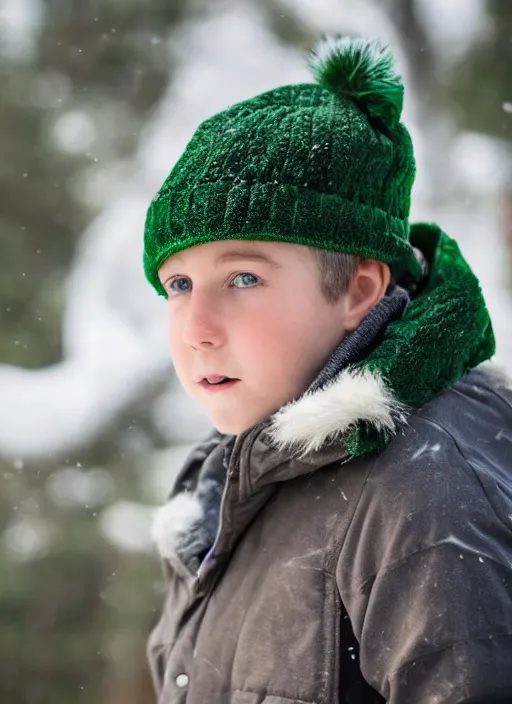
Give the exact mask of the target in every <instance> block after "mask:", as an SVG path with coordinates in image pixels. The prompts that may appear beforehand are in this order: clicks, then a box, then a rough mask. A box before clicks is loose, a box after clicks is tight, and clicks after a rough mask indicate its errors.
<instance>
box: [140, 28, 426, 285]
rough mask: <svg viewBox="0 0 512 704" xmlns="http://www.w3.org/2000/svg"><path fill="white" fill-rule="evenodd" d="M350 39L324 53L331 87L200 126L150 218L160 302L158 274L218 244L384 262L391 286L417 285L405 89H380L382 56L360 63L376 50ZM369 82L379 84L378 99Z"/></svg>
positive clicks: (279, 96) (302, 87) (276, 94)
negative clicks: (192, 250)
mask: <svg viewBox="0 0 512 704" xmlns="http://www.w3.org/2000/svg"><path fill="white" fill-rule="evenodd" d="M354 41H355V40H353V41H352V40H350V41H349V42H348V44H347V42H345V44H344V45H338V49H337V51H338V54H334V55H333V54H332V52H331V54H330V59H329V60H330V62H331V63H329V64H328V66H327V68H328V71H327V69H325V70H324V78H323V81H324V83H325V84H327V85H329V86H330V88H329V87H326V85H316V84H309V83H306V84H299V85H290V86H283V87H281V88H277V89H275V90H271V91H269V92H267V93H263V94H262V95H258V96H256V97H255V98H251V99H250V100H246V101H244V102H242V103H239V104H236V105H234V106H232V107H230V108H228V109H227V110H224V111H223V112H221V113H219V114H217V115H214V116H213V117H211V118H210V119H208V120H206V121H205V122H203V123H202V124H201V125H200V126H199V127H198V129H197V130H196V132H195V134H194V135H193V137H192V139H191V140H190V142H189V144H188V145H187V147H186V149H185V152H184V153H183V155H182V156H181V158H180V159H179V161H178V162H177V164H176V166H175V167H174V168H173V170H172V171H171V173H170V175H169V177H168V178H167V179H166V181H165V183H164V184H163V186H162V188H161V189H160V191H159V192H158V194H157V195H156V196H155V198H154V200H153V202H152V203H151V205H150V207H149V210H148V214H147V220H146V228H145V241H144V269H145V272H146V276H147V278H148V280H149V281H150V283H151V284H152V285H153V286H154V288H155V289H156V290H157V291H158V293H160V294H161V295H164V296H165V295H166V294H165V291H164V289H163V287H162V286H161V284H160V281H159V279H158V268H159V266H160V265H161V264H162V263H163V262H164V261H165V259H167V257H169V256H171V255H172V254H175V253H176V252H179V251H180V250H183V249H187V248H188V247H192V246H194V245H197V244H201V243H205V242H211V241H214V240H223V239H242V240H243V239H249V240H271V241H284V242H294V243H297V244H304V245H309V246H312V247H318V248H324V249H330V250H338V251H343V252H346V253H349V254H358V255H361V256H363V257H368V258H373V259H379V260H381V261H383V262H386V263H387V264H389V265H390V266H391V267H392V270H393V273H394V274H395V275H396V276H397V277H401V276H402V275H403V274H408V275H409V276H410V277H411V278H413V279H415V278H418V277H419V276H420V274H421V267H420V265H419V263H418V261H417V260H416V258H415V256H414V252H413V249H412V248H411V246H410V244H409V242H408V233H409V226H408V216H409V207H410V194H411V187H412V184H413V180H414V174H415V161H414V155H413V148H412V143H411V140H410V137H409V133H408V132H407V130H406V128H405V127H404V126H403V125H402V123H400V122H399V121H398V117H399V112H400V110H401V104H399V105H397V97H396V94H397V92H400V91H403V86H402V84H401V82H400V80H399V78H398V77H396V76H395V77H394V80H395V84H393V85H392V86H391V87H392V89H393V91H394V92H393V91H390V90H389V89H388V83H389V82H390V81H391V82H392V78H393V76H391V78H389V75H388V74H389V71H390V66H389V61H390V59H389V56H387V57H386V58H384V59H383V58H382V57H379V56H378V55H377V56H376V57H375V56H374V55H373V54H372V53H371V52H369V51H366V53H364V52H363V54H361V51H362V50H363V49H365V48H367V47H368V46H370V47H371V48H372V47H373V45H372V44H371V43H370V44H367V43H366V44H365V43H364V42H363V43H361V40H359V45H357V44H354ZM340 46H341V49H340V48H339V47H340ZM372 51H373V48H372ZM333 56H334V58H333ZM361 57H362V58H361ZM362 59H365V62H366V63H364V62H363V60H362ZM372 61H374V63H375V65H373V64H372ZM322 65H323V63H322V61H320V68H317V70H316V71H315V73H316V74H317V79H318V80H322V69H321V66H322ZM383 66H384V69H385V72H384V74H383V72H382V67H383ZM333 67H334V68H333ZM336 67H337V68H336ZM363 68H364V71H363ZM336 70H337V71H338V73H339V72H340V71H342V72H345V74H346V75H345V74H344V75H345V78H344V81H340V80H338V82H336V80H335V79H336ZM372 71H373V74H375V75H376V76H377V78H380V84H379V82H378V81H377V82H376V81H375V80H374V81H373V83H371V81H370V79H371V78H372ZM347 72H348V73H347ZM379 72H380V73H379ZM382 75H383V77H384V79H385V81H384V80H382ZM333 76H334V78H333ZM386 81H387V82H386ZM331 84H332V85H331ZM368 85H370V86H373V88H374V90H375V91H376V92H377V91H378V90H379V85H384V88H383V89H381V90H382V93H381V94H380V95H379V99H378V100H376V99H375V94H373V93H371V92H370V91H369V89H368ZM337 86H338V87H337ZM339 86H341V87H339ZM347 86H348V87H347ZM385 89H386V90H388V93H389V95H390V96H391V97H389V96H387V94H386V92H385ZM337 90H338V92H336V91H337ZM400 94H401V93H400ZM386 101H388V103H389V105H391V107H390V109H389V110H388V112H389V113H390V115H391V116H392V117H389V118H387V119H386V110H385V106H386ZM389 101H391V102H389ZM375 105H378V107H377V108H376V107H375ZM383 105H384V108H383V107H382V106H383ZM391 108H392V109H391ZM381 115H383V116H384V117H383V118H381Z"/></svg>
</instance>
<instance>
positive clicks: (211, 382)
mask: <svg viewBox="0 0 512 704" xmlns="http://www.w3.org/2000/svg"><path fill="white" fill-rule="evenodd" d="M239 381H240V379H234V378H231V377H229V376H222V375H220V374H209V375H208V376H205V377H203V378H202V379H201V381H200V382H199V386H201V387H202V388H203V389H205V390H206V391H222V390H226V391H227V389H230V388H232V387H233V386H234V385H235V384H236V383H238V382H239Z"/></svg>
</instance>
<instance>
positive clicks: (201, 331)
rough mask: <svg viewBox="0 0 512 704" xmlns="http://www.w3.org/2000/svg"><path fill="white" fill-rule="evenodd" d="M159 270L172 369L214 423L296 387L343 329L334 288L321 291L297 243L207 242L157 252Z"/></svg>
mask: <svg viewBox="0 0 512 704" xmlns="http://www.w3.org/2000/svg"><path fill="white" fill-rule="evenodd" d="M159 276H160V280H161V282H162V284H163V286H164V288H165V290H166V292H167V294H168V296H169V300H168V322H169V342H170V349H171V356H172V359H173V362H174V365H175V369H176V373H177V375H178V378H179V380H180V381H181V383H182V384H183V386H184V388H185V390H186V391H187V392H188V393H189V394H190V395H191V396H192V397H193V398H195V399H196V400H197V401H198V402H199V403H200V404H201V406H202V407H203V408H204V410H205V411H206V413H207V415H208V416H209V418H210V419H211V421H212V423H213V425H214V426H215V427H216V428H217V429H218V430H219V431H221V432H223V433H229V434H235V435H236V434H238V433H240V432H242V431H243V430H246V429H247V428H250V427H251V426H252V425H254V424H256V423H258V422H259V421H262V420H264V419H265V418H267V417H268V416H270V415H271V414H272V413H273V412H275V411H277V410H278V409H279V408H280V407H281V406H282V405H283V404H285V403H286V402H287V401H290V400H291V399H292V398H294V397H296V396H298V395H300V394H301V393H302V392H303V391H304V390H305V389H306V388H307V387H308V385H309V384H310V383H311V382H312V381H313V380H314V378H315V376H316V375H317V373H318V372H319V371H320V369H321V368H322V366H323V365H324V363H325V362H326V360H327V359H328V358H329V356H330V354H331V352H332V351H333V350H334V348H335V347H336V346H337V345H338V344H339V343H340V342H341V340H342V338H343V337H344V335H345V333H346V330H345V329H344V327H343V319H344V299H343V297H342V298H341V299H340V300H339V301H337V302H336V303H330V302H328V301H327V300H326V299H325V298H324V296H323V295H322V292H321V290H320V282H319V272H318V265H317V262H316V259H315V257H314V255H313V253H312V252H311V251H310V250H308V249H307V248H306V247H302V246H300V245H296V244H288V243H282V242H246V241H241V240H227V241H222V242H209V243H207V244H202V245H198V246H195V247H191V248H190V249H187V250H185V251H183V252H179V253H178V254H175V255H173V256H172V257H170V258H169V259H167V260H166V261H165V262H164V263H163V264H162V266H161V267H160V269H159ZM223 378H227V379H228V381H225V382H223V383H220V384H219V383H217V382H219V381H221V380H222V379H223Z"/></svg>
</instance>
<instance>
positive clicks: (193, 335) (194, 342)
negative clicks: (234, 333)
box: [183, 300, 225, 349]
mask: <svg viewBox="0 0 512 704" xmlns="http://www.w3.org/2000/svg"><path fill="white" fill-rule="evenodd" d="M224 337H225V336H224V332H223V329H222V326H221V324H220V320H219V313H218V311H215V310H214V309H213V306H212V304H211V302H210V303H209V302H207V301H200V300H196V301H191V302H190V305H189V308H188V311H187V317H186V320H185V324H184V326H183V342H184V343H185V344H186V345H188V346H189V347H192V348H193V349H204V348H205V347H220V346H221V345H222V344H223V342H224Z"/></svg>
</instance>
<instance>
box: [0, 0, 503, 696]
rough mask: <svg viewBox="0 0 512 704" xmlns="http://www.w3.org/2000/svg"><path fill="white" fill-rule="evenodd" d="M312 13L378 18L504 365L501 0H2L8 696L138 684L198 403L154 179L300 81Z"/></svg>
mask: <svg viewBox="0 0 512 704" xmlns="http://www.w3.org/2000/svg"><path fill="white" fill-rule="evenodd" d="M323 33H350V34H363V35H366V36H371V37H381V38H382V39H384V40H386V41H388V42H390V43H391V44H392V45H393V46H394V48H395V52H396V55H397V57H398V63H399V68H400V70H401V73H402V75H403V77H404V81H405V84H406V107H405V114H404V120H405V122H406V124H407V125H408V126H409V127H410V130H411V132H412V134H413V139H414V140H415V144H416V152H417V159H418V178H417V182H416V185H415V191H414V197H413V212H412V219H413V220H420V219H426V220H433V221H437V222H438V223H439V224H440V225H441V226H442V227H443V228H444V229H445V230H446V231H447V232H448V233H449V234H450V235H451V236H454V237H456V238H457V239H458V241H459V243H460V245H461V247H462V250H463V252H464V253H465V255H466V256H467V258H468V259H469V261H470V263H471V264H472V266H473V267H474V269H475V271H476V272H477V274H478V275H479V277H480V278H481V282H482V287H483V290H484V294H485V296H486V299H487V301H488V304H489V307H490V309H491V313H492V317H493V320H494V323H495V328H496V334H497V340H498V353H497V361H498V362H500V363H501V364H502V365H504V366H507V367H512V362H511V359H512V357H511V353H512V330H511V325H510V322H509V321H510V316H511V311H512V302H511V294H510V289H509V284H510V282H511V280H512V277H511V271H512V263H511V262H512V178H511V176H512V141H511V140H512V78H511V74H510V66H511V65H512V48H511V47H512V44H511V41H510V40H511V37H512V8H510V5H509V4H507V3H504V2H499V1H498V0H495V1H493V0H488V1H487V2H485V1H484V0H451V1H450V2H449V3H447V2H446V1H445V0H416V1H413V0H381V1H380V2H378V1H377V0H375V1H374V2H371V1H370V0H357V2H355V1H354V0H352V1H350V0H259V1H258V2H256V0H252V1H251V0H231V1H229V0H224V1H222V2H220V1H210V2H206V0H202V1H200V0H172V1H171V2H169V0H158V1H157V0H155V1H154V2H152V3H144V2H143V0H126V1H125V2H124V3H119V2H118V1H117V0H88V1H85V0H84V1H82V2H80V3H78V2H66V3H64V2H58V1H57V0H0V81H1V89H0V128H1V135H2V137H1V141H0V156H1V158H0V297H1V298H0V483H1V492H0V563H1V564H0V657H1V659H2V667H1V668H0V701H2V702H3V701H6V702H9V704H18V703H19V704H28V703H30V704H44V703H46V702H48V703H50V702H51V703H52V704H60V703H61V702H62V704H64V702H66V704H67V702H69V701H70V697H78V698H79V700H80V701H82V702H91V703H92V702H95V703H98V702H101V703H108V704H117V703H118V702H119V703H121V702H123V704H145V703H146V702H147V703H149V702H152V701H153V696H152V692H151V687H150V685H149V682H148V676H147V670H146V667H145V656H144V643H145V639H146V637H147V633H148V632H149V629H150V627H151V625H152V624H153V623H154V620H155V618H156V617H157V614H158V608H159V604H160V600H161V590H162V583H161V579H160V571H159V566H158V563H157V560H156V558H155V555H154V553H153V552H152V548H151V545H150V541H149V532H148V526H149V523H150V520H151V516H152V513H153V510H154V506H155V505H156V504H158V503H159V502H161V501H163V500H164V498H165V495H166V492H167V491H168V489H169V487H170V486H171V484H172V478H173V476H174V473H175V472H176V469H177V467H179V464H180V463H181V461H182V460H183V457H184V455H185V454H186V452H187V451H188V447H189V446H190V443H192V442H194V441H195V440H197V439H198V438H200V437H202V436H203V435H204V433H205V432H206V430H207V429H208V423H207V421H206V419H205V418H204V416H203V415H202V414H201V413H200V412H199V410H198V409H197V408H196V407H195V406H194V405H193V404H192V402H190V401H189V400H188V399H187V398H186V397H185V396H184V395H183V393H182V392H181V391H180V390H179V388H178V385H177V383H176V380H175V378H174V375H173V371H172V366H171V364H170V360H169V356H168V352H167V349H166V342H165V315H164V314H165V303H164V302H163V300H162V299H159V298H158V297H157V296H156V295H155V294H154V293H153V291H152V290H151V289H150V288H149V286H148V285H147V283H146V282H145V280H144V277H143V273H142V268H141V252H142V232H143V224H144V215H145V210H146V208H147V205H148V202H149V201H150V199H151V198H152V196H153V194H154V193H155V192H156V191H157V189H158V187H159V186H160V185H161V183H162V181H163V179H164V178H165V177H166V175H167V174H168V172H169V171H170V169H171V167H172V165H173V164H174V162H175V161H176V159H177V158H178V156H179V155H180V153H181V151H182V149H183V148H184V146H185V144H186V143H187V141H188V139H189V138H190V137H191V135H192V133H193V131H194V129H195V127H196V126H197V124H198V123H199V122H200V121H201V120H202V119H203V118H205V117H207V116H209V115H211V114H212V113H213V112H216V111H218V110H221V109H223V108H224V107H226V106H227V105H228V104H231V103H234V102H237V101H239V100H242V99H244V98H247V97H250V96H252V95H255V94H256V93H258V92H261V91H264V90H267V89H270V88H273V87H275V86H277V85H282V84H285V83H294V82H301V81H308V80H310V79H309V75H308V72H307V69H306V68H305V62H304V56H305V53H306V52H307V50H308V49H309V48H310V47H311V46H313V45H314V44H315V42H316V40H317V38H318V37H319V36H320V35H322V34H323Z"/></svg>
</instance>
